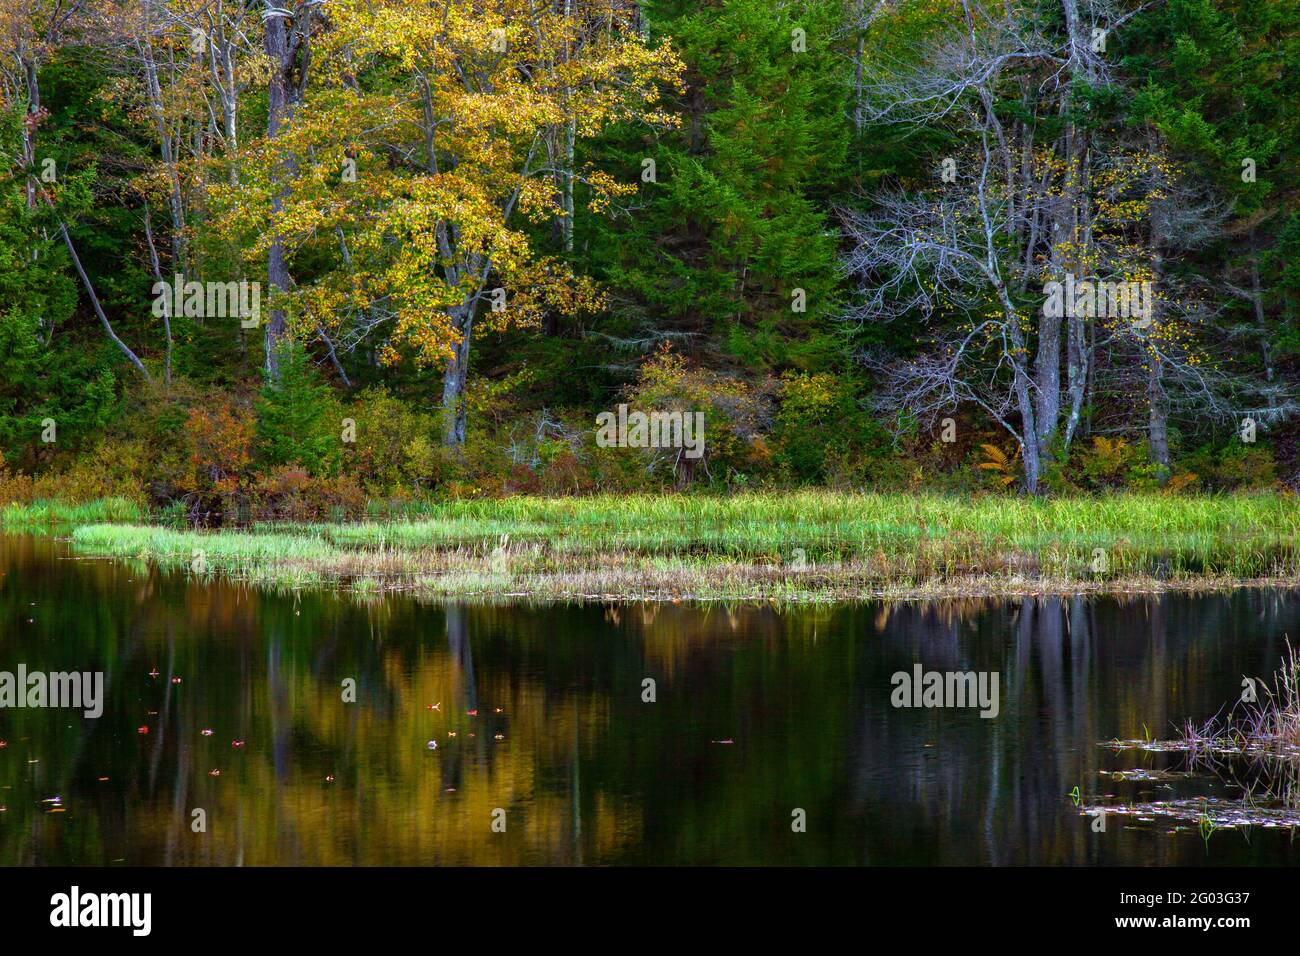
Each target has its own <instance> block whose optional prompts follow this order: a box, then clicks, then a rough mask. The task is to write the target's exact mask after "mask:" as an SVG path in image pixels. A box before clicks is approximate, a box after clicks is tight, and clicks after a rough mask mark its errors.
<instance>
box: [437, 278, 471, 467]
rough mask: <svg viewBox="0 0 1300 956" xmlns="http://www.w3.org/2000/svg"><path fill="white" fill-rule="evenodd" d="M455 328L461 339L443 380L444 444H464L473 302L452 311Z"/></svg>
mask: <svg viewBox="0 0 1300 956" xmlns="http://www.w3.org/2000/svg"><path fill="white" fill-rule="evenodd" d="M451 321H452V326H453V328H455V329H456V331H457V332H459V333H460V341H459V342H457V343H456V344H455V345H454V346H453V347H452V357H451V358H450V359H448V361H447V370H446V372H445V373H444V374H443V379H442V415H443V435H442V440H443V444H444V445H447V446H448V447H456V448H459V447H460V446H462V445H464V444H465V383H466V381H467V380H468V378H469V342H470V334H471V332H472V331H473V325H474V305H473V302H472V301H471V302H470V303H468V304H466V305H461V306H457V307H456V308H455V309H452V310H451Z"/></svg>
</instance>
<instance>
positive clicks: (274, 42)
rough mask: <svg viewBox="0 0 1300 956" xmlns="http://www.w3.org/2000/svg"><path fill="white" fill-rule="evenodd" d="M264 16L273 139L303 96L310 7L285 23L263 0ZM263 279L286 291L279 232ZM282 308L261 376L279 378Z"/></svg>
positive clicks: (280, 199) (274, 206) (285, 172)
mask: <svg viewBox="0 0 1300 956" xmlns="http://www.w3.org/2000/svg"><path fill="white" fill-rule="evenodd" d="M266 6H267V10H266V11H265V14H266V15H265V20H266V43H265V49H266V55H267V57H268V58H269V59H270V61H271V79H270V83H269V84H268V86H267V91H266V136H267V139H269V140H274V139H275V138H276V137H277V136H278V135H279V133H280V128H281V126H283V125H284V123H286V122H287V121H288V120H289V119H290V118H291V117H292V116H293V113H294V110H295V109H296V108H297V106H298V103H299V102H301V100H302V94H303V90H304V88H305V86H306V83H307V67H308V61H309V52H310V51H309V50H307V49H306V44H307V42H308V41H307V37H308V35H309V34H310V31H311V23H310V19H311V17H312V11H313V10H314V9H315V8H314V7H312V6H310V5H307V6H305V7H303V8H301V9H299V10H297V11H295V12H297V13H298V14H299V16H301V17H303V18H305V19H306V20H307V21H308V22H306V23H302V24H299V25H297V26H295V27H294V28H293V29H292V30H291V29H290V26H289V14H288V12H287V11H284V10H282V9H279V8H277V7H276V6H275V5H274V4H272V3H271V2H270V0H267V2H266ZM292 171H293V164H292V162H291V161H288V162H286V163H284V164H283V165H282V166H281V168H280V170H279V172H280V180H281V183H282V187H281V189H280V191H279V192H278V193H275V194H274V196H273V198H272V200H271V213H272V217H273V218H278V217H279V215H280V213H281V212H282V210H283V208H284V199H285V197H286V196H287V195H288V193H289V187H288V185H287V183H286V181H287V180H288V178H289V176H290V174H291V173H292ZM266 280H267V286H268V290H269V291H270V293H271V295H276V294H277V293H278V294H284V293H287V292H288V291H289V288H290V285H291V282H290V279H289V267H288V264H287V263H286V261H285V253H284V240H283V238H281V236H280V234H279V233H278V232H276V233H275V235H274V237H273V238H272V240H271V246H270V248H269V249H268V251H267V254H266ZM284 330H285V312H284V310H283V309H279V308H277V309H272V310H271V311H270V314H269V315H268V317H267V323H266V377H267V379H268V380H270V381H273V382H274V381H278V380H279V378H280V357H279V345H280V342H281V340H282V339H283V338H284Z"/></svg>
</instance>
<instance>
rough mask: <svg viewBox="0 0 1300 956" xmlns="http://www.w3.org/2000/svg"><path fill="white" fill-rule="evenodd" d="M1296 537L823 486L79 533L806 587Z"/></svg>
mask: <svg viewBox="0 0 1300 956" xmlns="http://www.w3.org/2000/svg"><path fill="white" fill-rule="evenodd" d="M89 513H93V509H91V510H90V512H89ZM1298 535H1300V508H1297V505H1296V501H1295V499H1294V498H1290V497H1285V496H1281V495H1273V494H1268V495H1250V496H1247V495H1240V496H1221V497H1172V496H1165V495H1156V494H1150V495H1139V494H1123V495H1112V496H1108V497H1096V498H1093V497H1088V498H1070V499H1053V500H1041V499H1018V498H1002V497H986V498H978V499H969V498H957V497H946V496H937V495H904V494H879V495H877V494H869V495H859V494H840V493H833V492H825V491H816V492H812V491H810V492H799V493H793V494H748V495H740V496H735V497H730V498H717V497H703V496H626V497H615V496H605V497H593V498H560V499H544V498H512V499H506V500H484V501H464V502H450V503H446V504H443V505H441V506H439V507H437V508H436V509H433V510H431V511H430V513H429V516H428V517H427V518H424V519H420V520H411V519H404V520H400V521H394V522H388V523H380V522H373V521H372V522H361V523H355V524H278V525H260V526H256V527H254V528H253V529H251V530H248V531H222V532H194V531H178V530H170V529H167V528H161V527H155V526H147V525H142V524H138V523H137V524H116V523H113V524H90V525H86V526H83V527H79V528H77V529H76V530H75V531H74V532H73V543H74V546H75V548H76V549H77V550H78V551H79V552H81V553H85V554H98V555H109V556H115V557H124V558H125V557H130V558H136V557H141V558H146V559H149V560H152V561H155V562H157V563H159V564H160V565H163V566H167V567H178V568H189V569H191V570H194V569H195V568H196V567H198V568H202V571H201V572H200V573H219V574H227V575H231V576H234V577H238V578H241V579H244V580H249V581H253V582H256V583H267V584H282V585H287V586H309V585H320V584H343V585H348V586H351V587H353V588H356V589H360V590H366V591H375V590H380V589H385V590H387V589H396V588H401V589H409V590H418V591H427V592H431V593H464V594H494V593H496V594H500V593H529V594H544V595H551V596H575V595H582V596H618V597H664V596H690V597H718V598H771V597H776V598H780V599H799V598H801V597H839V598H842V597H853V596H861V595H866V594H875V593H904V594H906V593H925V592H931V591H936V590H940V591H941V590H943V589H944V588H945V587H948V588H957V589H960V590H975V591H997V590H1006V589H1015V588H1029V589H1035V588H1037V589H1040V590H1043V589H1045V590H1057V591H1065V590H1086V589H1094V588H1097V587H1098V586H1106V585H1113V586H1126V587H1127V586H1132V585H1133V583H1134V582H1137V581H1145V582H1147V583H1151V582H1153V581H1156V580H1157V579H1158V580H1159V581H1161V582H1164V583H1165V584H1173V585H1179V584H1183V585H1186V584H1188V583H1192V582H1197V581H1202V582H1204V581H1214V582H1216V583H1218V584H1222V583H1224V582H1225V581H1228V582H1235V581H1245V580H1259V579H1270V580H1294V579H1296V578H1297V577H1298V576H1300V551H1298V548H1297V540H1298ZM1098 551H1100V552H1102V553H1103V554H1102V555H1101V560H1102V561H1104V568H1103V569H1102V570H1097V569H1098V568H1102V567H1103V565H1102V564H1101V563H1100V562H1099V561H1098ZM195 552H202V563H201V564H196V563H195ZM800 552H802V556H803V558H802V562H800V560H799V553H800Z"/></svg>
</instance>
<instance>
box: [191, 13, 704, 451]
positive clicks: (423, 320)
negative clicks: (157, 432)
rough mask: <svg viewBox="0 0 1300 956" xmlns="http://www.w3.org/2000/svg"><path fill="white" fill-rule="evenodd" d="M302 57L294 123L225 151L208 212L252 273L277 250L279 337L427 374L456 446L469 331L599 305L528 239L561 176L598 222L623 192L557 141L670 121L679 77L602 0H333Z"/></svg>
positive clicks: (567, 211) (564, 213)
mask: <svg viewBox="0 0 1300 956" xmlns="http://www.w3.org/2000/svg"><path fill="white" fill-rule="evenodd" d="M311 56H312V63H311V76H312V80H311V83H310V84H309V85H308V87H307V89H306V90H305V92H304V94H303V96H302V101H301V103H300V104H299V105H298V107H297V109H296V110H295V112H294V114H293V116H292V118H291V119H289V120H288V122H287V123H286V124H285V125H284V126H283V127H282V128H281V129H280V130H279V131H278V134H277V135H276V136H275V137H274V139H267V140H262V141H259V142H254V143H249V144H247V145H246V146H245V147H244V148H243V149H242V150H241V155H240V158H239V167H240V172H241V176H240V182H239V183H238V184H237V185H233V186H214V187H213V203H214V208H217V209H218V210H219V212H220V215H221V216H222V218H223V222H224V223H225V224H226V225H227V227H228V228H229V229H230V230H232V233H231V234H232V235H234V234H239V233H243V234H247V235H248V236H249V237H250V239H251V238H252V237H254V236H255V237H257V238H256V239H255V240H254V241H251V243H250V250H249V255H250V258H257V257H260V256H264V255H265V254H266V251H267V249H268V248H269V247H270V244H271V243H272V242H274V241H278V242H281V243H282V244H283V248H284V249H285V251H286V257H287V258H288V260H289V265H290V271H291V272H292V273H293V275H294V282H293V288H292V290H291V291H290V292H288V293H287V294H283V295H280V296H278V297H277V299H278V301H277V302H276V303H273V307H276V308H283V309H284V311H285V314H286V315H287V316H288V326H289V328H290V330H291V331H298V332H301V333H309V332H313V331H315V332H319V331H321V330H328V331H329V334H330V338H331V340H332V341H333V342H334V343H336V344H337V346H338V347H339V348H340V349H347V348H354V347H356V346H357V345H358V344H359V343H362V342H365V341H367V340H372V339H374V338H375V337H377V338H378V342H377V344H378V351H379V355H380V356H381V358H382V359H383V360H385V361H388V362H395V361H401V360H411V361H414V362H416V363H418V364H419V365H420V366H422V367H429V368H438V369H440V370H441V371H442V373H443V383H442V384H443V387H442V408H443V411H444V414H445V420H446V430H445V440H446V442H447V443H448V444H451V445H460V444H462V443H463V442H464V439H465V405H464V396H465V387H466V380H467V375H468V370H469V359H470V343H471V340H472V335H473V334H474V333H476V332H480V331H483V330H484V329H485V328H492V327H496V328H500V327H504V326H505V325H507V324H517V325H518V324H523V325H527V324H529V323H536V322H537V321H538V320H539V318H540V316H541V315H542V314H543V313H544V312H545V311H546V310H552V311H554V312H557V313H561V314H572V313H574V312H576V311H578V310H581V309H590V308H595V307H598V306H599V305H600V301H601V300H600V295H599V292H598V290H597V289H596V288H595V287H594V286H593V285H592V284H591V283H590V282H589V281H587V280H585V279H580V278H577V277H575V276H574V275H573V274H572V273H571V271H570V270H569V269H568V267H567V265H566V264H565V263H564V262H563V261H562V260H560V259H558V258H555V257H550V256H546V255H543V254H541V252H539V250H538V249H537V248H536V243H535V241H534V240H533V239H532V238H531V237H532V235H533V234H534V233H535V232H536V231H537V230H536V228H535V227H536V226H537V225H538V224H541V223H545V222H547V221H555V220H557V219H559V220H565V221H571V215H572V212H571V208H572V207H571V203H572V199H571V197H572V195H573V191H572V183H573V181H574V180H575V179H577V180H579V181H581V182H583V183H585V184H586V186H587V192H588V194H589V196H590V199H589V203H590V204H591V205H592V207H593V208H597V209H599V208H600V207H601V206H602V205H603V204H605V203H608V202H609V201H610V199H611V198H613V197H615V196H618V195H621V194H626V193H630V192H633V191H635V189H636V188H637V184H636V183H626V182H617V181H615V180H614V179H613V178H611V177H610V176H609V175H607V174H605V173H603V172H602V171H600V170H598V169H593V168H575V165H574V161H573V155H574V150H573V143H574V142H575V141H581V140H583V139H586V138H589V137H592V136H595V135H596V134H598V133H599V132H600V131H601V130H603V129H605V128H607V127H608V126H610V125H611V124H615V123H621V122H631V121H641V122H644V123H648V124H651V125H669V124H670V123H671V118H670V117H669V116H668V115H667V114H666V113H664V112H663V111H662V110H661V108H660V105H659V99H660V94H661V91H662V90H663V89H664V87H665V85H669V86H674V87H675V86H678V85H679V84H680V74H681V72H682V65H681V63H680V61H679V60H678V58H677V57H676V55H675V54H674V53H673V52H672V51H671V50H670V49H669V48H667V47H666V46H657V47H656V46H651V45H650V44H648V43H647V42H646V40H645V38H644V37H643V36H642V35H641V33H640V32H639V30H638V29H637V23H636V20H635V10H634V8H633V7H631V6H628V7H627V8H626V9H624V8H623V7H620V6H619V5H617V4H613V5H612V4H611V3H610V2H608V0H604V2H592V0H560V2H558V3H553V4H548V3H539V2H536V0H496V2H491V3H481V2H480V3H474V2H467V0H364V2H363V0H334V2H331V3H330V5H329V7H328V10H327V13H326V15H325V16H324V18H323V19H322V21H321V24H320V27H319V30H318V31H317V33H316V35H315V36H313V37H312V43H311ZM557 147H558V148H557ZM557 183H558V184H559V187H560V188H558V189H557Z"/></svg>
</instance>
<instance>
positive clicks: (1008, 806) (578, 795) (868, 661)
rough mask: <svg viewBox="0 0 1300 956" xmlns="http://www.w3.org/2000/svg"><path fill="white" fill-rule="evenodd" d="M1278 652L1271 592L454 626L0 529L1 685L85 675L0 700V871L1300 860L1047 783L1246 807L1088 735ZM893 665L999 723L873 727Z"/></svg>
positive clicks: (1272, 837)
mask: <svg viewBox="0 0 1300 956" xmlns="http://www.w3.org/2000/svg"><path fill="white" fill-rule="evenodd" d="M1297 635H1300V595H1298V594H1297V593H1296V592H1290V591H1288V592H1278V591H1271V592H1269V591H1239V592H1236V593H1233V594H1231V595H1218V596H1206V597H1187V596H1167V597H1150V596H1132V597H1126V598H1101V599H1090V600H1084V599H1048V600H1033V599H1029V600H1016V601H1004V600H997V601H992V600H988V601H956V602H953V601H948V602H939V603H932V604H918V603H911V604H906V603H904V604H893V605H885V604H880V603H863V604H854V605H838V606H828V607H817V608H795V609H788V610H782V609H777V608H769V607H725V606H720V605H715V606H711V607H707V606H706V607H700V606H695V607H692V606H687V605H670V604H632V605H621V606H613V605H604V606H602V605H598V604H595V605H583V606H576V605H559V606H555V605H551V606H532V605H528V604H507V605H496V606H483V605H456V604H451V605H448V604H445V603H443V604H440V603H424V602H419V601H415V600H411V599H408V598H404V597H397V598H358V597H356V596H350V595H346V594H342V595H340V594H331V593H318V592H310V593H300V594H297V595H295V594H292V593H290V594H274V593H268V592H265V591H258V590H256V589H250V588H246V587H241V586H238V585H236V584H230V583H224V582H216V583H201V582H199V581H196V580H193V579H190V578H187V577H186V576H185V575H180V574H161V573H159V572H158V571H156V570H153V569H150V568H148V567H147V566H145V565H143V564H138V565H137V564H132V563H115V562H109V561H101V560H91V559H82V558H77V557H75V556H73V555H72V554H71V553H70V552H69V551H68V548H67V545H66V544H65V543H63V542H59V541H54V540H50V539H39V538H27V537H7V538H6V537H3V536H0V670H6V671H11V672H14V671H16V670H17V667H18V665H19V664H20V663H21V664H25V665H26V666H27V669H28V671H33V670H44V671H66V670H81V671H85V670H102V671H103V672H104V674H105V702H104V712H103V716H102V717H101V718H100V719H98V720H88V719H84V718H83V717H82V715H81V713H80V712H79V711H72V710H52V709H45V710H33V709H0V741H4V743H5V746H3V747H0V865H17V864H28V865H30V864H39V865H46V864H48V865H56V864H57V865H69V864H82V865H113V864H118V865H121V864H145V865H158V864H164V865H200V864H219V865H233V864H249V865H278V864H296V865H346V864H396V865H452V864H474V865H495V864H602V865H604V864H748V865H761V864H794V865H807V864H818V865H840V864H876V865H899V864H1094V865H1095V864H1138V865H1145V864H1151V865H1156V864H1187V865H1198V864H1220V865H1221V864H1287V863H1297V862H1300V842H1293V840H1292V833H1291V831H1290V830H1289V829H1287V828H1284V827H1282V828H1268V827H1260V826H1257V827H1252V828H1250V829H1249V831H1243V830H1240V829H1226V828H1225V829H1219V830H1216V831H1215V832H1213V834H1212V835H1211V836H1210V837H1209V838H1208V839H1205V838H1204V836H1203V834H1202V833H1201V832H1198V828H1197V826H1196V825H1195V823H1192V824H1175V823H1173V822H1171V821H1170V820H1167V819H1164V818H1162V817H1161V816H1159V815H1158V814H1152V815H1144V816H1149V819H1147V818H1142V817H1137V816H1130V817H1123V818H1119V817H1111V818H1109V819H1108V821H1107V826H1106V831H1105V832H1104V833H1097V832H1094V830H1093V827H1092V826H1091V823H1092V820H1091V819H1090V818H1089V817H1087V816H1085V815H1082V814H1081V812H1080V809H1079V808H1078V807H1076V805H1075V801H1074V800H1073V799H1072V798H1071V796H1070V794H1071V791H1073V790H1074V788H1075V787H1078V788H1079V793H1080V795H1081V800H1080V802H1081V803H1082V804H1083V805H1084V806H1085V807H1086V806H1088V805H1089V804H1096V803H1106V802H1128V803H1129V804H1130V805H1131V804H1132V803H1138V804H1143V803H1148V802H1149V803H1152V804H1153V805H1159V803H1161V802H1163V801H1181V800H1193V799H1200V798H1202V797H1205V798H1208V799H1220V800H1235V799H1237V798H1238V797H1239V796H1240V795H1241V790H1240V789H1238V788H1237V787H1236V786H1235V785H1234V784H1233V783H1232V782H1231V781H1230V780H1228V779H1225V778H1226V774H1225V775H1216V774H1215V773H1213V772H1209V773H1206V772H1198V773H1195V774H1191V775H1182V774H1175V775H1173V776H1169V777H1168V778H1167V779H1166V778H1165V777H1164V776H1161V777H1160V778H1159V779H1157V780H1154V781H1153V780H1136V781H1134V780H1120V779H1117V778H1114V777H1112V776H1109V775H1108V774H1110V773H1111V772H1114V771H1126V770H1143V771H1151V770H1162V769H1172V770H1175V771H1178V770H1181V769H1182V761H1183V758H1182V757H1181V756H1179V755H1174V754H1159V753H1156V754H1152V753H1147V752H1143V751H1140V750H1133V749H1127V750H1116V749H1115V748H1110V747H1106V746H1104V742H1105V741H1108V740H1112V739H1115V738H1122V739H1130V738H1142V737H1144V736H1146V735H1148V734H1149V735H1151V736H1155V737H1161V736H1163V737H1168V736H1170V735H1171V734H1172V733H1173V730H1174V725H1175V724H1181V722H1182V720H1183V719H1184V718H1187V717H1190V718H1192V719H1194V720H1204V719H1206V718H1208V717H1210V716H1211V715H1213V714H1214V713H1215V712H1216V711H1218V710H1219V709H1220V708H1221V707H1223V705H1224V704H1225V702H1228V701H1231V700H1233V699H1235V698H1236V697H1237V695H1238V694H1239V693H1240V685H1241V679H1242V675H1266V674H1271V673H1272V672H1273V671H1274V670H1275V669H1276V668H1277V666H1278V665H1279V663H1280V661H1281V658H1282V654H1283V650H1284V645H1285V638H1286V637H1287V636H1290V637H1291V638H1295V637H1296V636H1297ZM916 663H920V664H922V665H923V667H924V668H925V669H926V670H941V671H946V670H961V671H969V670H975V671H979V670H985V671H997V672H999V673H1000V675H1001V676H1000V701H999V705H1000V712H999V714H998V716H997V717H996V718H995V719H983V718H981V717H980V716H979V713H978V711H977V710H974V709H970V710H953V709H931V710H925V709H919V710H905V709H895V708H894V707H892V706H891V704H890V695H891V691H892V689H893V688H892V685H891V675H892V674H894V673H895V672H896V671H908V672H910V671H911V670H912V668H913V665H914V664H916ZM155 672H156V674H155ZM349 678H350V679H352V680H354V681H355V682H356V701H355V703H347V702H344V701H343V699H342V697H343V682H344V681H345V680H346V679H349ZM646 678H650V679H653V680H654V681H655V686H654V690H655V697H656V700H655V701H654V702H653V703H646V702H644V701H643V696H644V695H645V691H644V687H645V685H644V683H643V682H644V681H645V679H646ZM1144 726H1145V728H1146V729H1145V730H1144ZM209 731H210V733H208V732H209ZM431 743H436V748H433V747H431V746H430V744H431ZM498 808H500V809H501V810H504V811H505V815H504V820H505V832H504V833H497V832H493V829H492V823H493V819H494V811H495V810H497V809H498ZM195 809H202V810H203V811H204V812H205V815H206V832H203V833H196V832H194V830H193V826H194V823H195V816H194V810H195ZM795 809H802V810H803V811H805V813H806V818H807V828H806V832H803V833H795V832H792V827H791V822H792V813H793V811H794V810H795ZM499 818H500V817H499V815H498V819H499Z"/></svg>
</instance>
